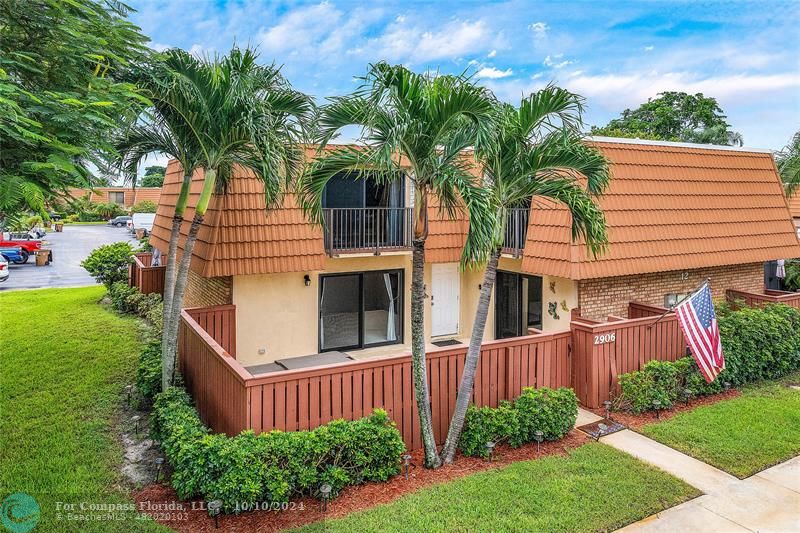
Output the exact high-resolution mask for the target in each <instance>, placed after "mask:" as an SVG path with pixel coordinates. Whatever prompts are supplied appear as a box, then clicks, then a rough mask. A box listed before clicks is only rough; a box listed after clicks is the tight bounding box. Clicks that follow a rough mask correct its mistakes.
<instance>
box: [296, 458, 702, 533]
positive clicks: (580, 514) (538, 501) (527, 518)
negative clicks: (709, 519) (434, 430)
mask: <svg viewBox="0 0 800 533" xmlns="http://www.w3.org/2000/svg"><path fill="white" fill-rule="evenodd" d="M698 494H699V492H698V491H697V490H696V489H694V488H692V487H690V486H689V485H687V484H685V483H684V482H682V481H680V480H679V479H677V478H674V477H672V476H670V475H669V474H666V473H665V472H662V471H660V470H657V469H655V468H653V467H651V466H648V465H646V464H644V463H642V462H640V461H638V460H636V459H634V458H633V457H631V456H629V455H627V454H624V453H622V452H619V451H617V450H614V449H613V448H610V447H608V446H605V445H603V444H594V443H592V444H587V445H585V446H582V447H580V448H577V449H576V450H574V451H572V452H571V453H570V454H569V456H566V457H558V456H551V457H545V458H542V459H539V460H536V461H524V462H519V463H515V464H513V465H510V466H507V467H504V468H500V469H497V470H490V471H486V472H482V473H479V474H474V475H470V476H467V477H464V478H461V479H458V480H456V481H452V482H449V483H446V484H442V485H437V486H434V487H430V488H427V489H423V490H421V491H419V492H416V493H413V494H410V495H408V496H405V497H403V498H401V499H399V500H397V501H396V502H393V503H391V504H387V505H382V506H379V507H376V508H374V509H370V510H367V511H363V512H360V513H355V514H352V515H349V516H347V517H345V518H341V519H338V520H329V521H326V522H320V523H317V524H312V525H310V526H307V527H305V528H303V529H302V531H326V532H327V531H342V532H347V533H350V532H352V531H409V532H419V531H448V532H449V531H606V530H612V529H616V528H618V527H621V526H623V525H625V524H629V523H631V522H634V521H636V520H639V519H641V518H644V517H646V516H649V515H651V514H653V513H656V512H658V511H661V510H662V509H665V508H667V507H672V506H673V505H676V504H678V503H680V502H682V501H685V500H687V499H689V498H692V497H694V496H697V495H698Z"/></svg>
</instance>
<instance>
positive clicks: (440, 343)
mask: <svg viewBox="0 0 800 533" xmlns="http://www.w3.org/2000/svg"><path fill="white" fill-rule="evenodd" d="M432 344H433V345H434V346H438V347H439V348H444V347H445V346H460V345H461V344H463V343H462V342H461V341H457V340H455V339H447V340H446V341H433V343H432Z"/></svg>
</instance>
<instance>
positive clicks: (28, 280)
mask: <svg viewBox="0 0 800 533" xmlns="http://www.w3.org/2000/svg"><path fill="white" fill-rule="evenodd" d="M44 240H45V247H47V248H50V249H52V250H53V262H52V263H50V265H49V266H44V267H37V266H36V258H35V257H34V256H31V258H30V259H29V260H28V263H27V264H25V265H14V264H9V273H10V275H9V277H8V280H7V281H6V282H4V283H0V291H7V290H10V289H36V288H41V287H79V286H82V285H95V284H96V282H95V280H94V278H93V277H91V276H90V275H89V274H88V273H87V272H86V271H85V270H84V269H83V267H81V261H83V260H84V259H85V258H86V256H88V255H89V253H90V252H91V251H92V250H94V249H95V248H97V247H98V246H100V245H103V244H110V243H113V242H118V241H128V242H130V243H131V244H133V245H134V246H136V245H137V244H138V242H137V241H136V240H135V239H133V238H131V236H130V234H129V233H128V230H127V229H126V228H114V227H111V226H105V225H97V226H82V225H67V226H64V231H63V232H61V233H56V232H54V231H50V232H49V233H48V234H47V235H46V236H45V239H44Z"/></svg>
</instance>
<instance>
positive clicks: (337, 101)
mask: <svg viewBox="0 0 800 533" xmlns="http://www.w3.org/2000/svg"><path fill="white" fill-rule="evenodd" d="M492 105H493V98H492V97H491V94H490V93H488V92H487V91H486V90H485V89H482V88H480V87H476V86H475V85H473V84H472V83H470V81H469V80H468V79H467V78H465V77H463V76H445V75H438V74H437V75H432V74H430V73H427V74H416V73H414V72H411V71H410V70H408V69H406V68H405V67H402V66H399V65H397V66H392V65H388V64H386V63H377V64H375V65H372V67H371V68H370V70H369V72H368V74H367V75H366V77H364V78H363V85H362V87H361V88H360V89H358V90H357V91H356V92H355V93H354V94H352V95H349V96H345V97H341V98H334V99H332V101H331V102H330V104H329V105H327V106H325V107H324V108H323V109H322V112H321V117H320V119H319V132H320V134H321V135H322V144H323V146H324V145H325V144H326V143H327V142H328V141H330V139H331V138H333V137H334V135H336V134H337V132H338V131H339V130H340V129H341V128H343V127H345V126H350V125H355V126H358V127H360V128H361V136H360V139H359V141H360V142H359V144H363V147H358V148H340V149H336V150H333V151H332V152H330V153H328V154H325V155H322V156H321V158H320V159H318V160H317V161H316V162H315V163H313V164H312V165H311V167H310V168H309V170H308V172H307V173H306V175H305V176H304V179H303V181H302V183H301V184H300V187H299V188H300V191H301V193H302V194H301V197H302V198H303V205H304V208H305V209H306V211H307V212H308V213H309V215H310V216H311V218H312V219H313V220H315V221H316V222H318V223H322V194H323V191H324V189H325V185H326V184H327V183H328V181H329V180H330V179H331V178H333V177H334V176H336V175H338V174H340V173H342V172H348V171H355V170H359V169H364V168H374V169H376V170H377V171H376V172H374V173H369V177H370V179H375V180H376V181H379V182H384V183H385V182H389V181H392V180H395V179H397V178H398V177H399V176H401V175H402V174H403V173H404V172H403V168H402V167H401V165H400V162H399V158H403V159H405V160H407V161H408V165H410V167H411V168H410V172H409V173H408V174H407V178H408V179H409V180H410V182H411V185H412V187H413V188H414V207H413V212H414V222H413V225H414V228H413V238H412V249H413V252H412V253H413V259H412V261H413V262H412V276H411V277H412V280H411V361H412V362H411V366H412V374H413V381H414V393H415V395H416V399H417V406H418V408H419V409H418V413H419V421H420V431H421V434H422V441H423V444H424V447H425V466H427V467H430V468H435V467H437V466H439V465H440V464H441V461H440V460H439V455H438V453H437V450H436V442H435V441H434V436H433V426H432V422H431V409H430V402H429V400H428V398H429V392H428V379H427V370H426V363H425V327H424V312H425V311H424V310H425V306H424V301H425V300H424V297H425V291H424V280H423V275H424V274H423V273H424V266H425V240H426V238H427V236H428V199H429V197H430V196H431V195H436V196H437V197H438V198H439V200H440V201H441V204H442V205H443V206H444V209H445V210H446V211H447V212H449V213H450V214H454V213H455V212H456V211H457V210H459V209H462V208H463V207H466V209H467V211H468V213H469V217H470V231H469V238H468V239H467V244H466V246H465V248H464V260H465V262H469V261H472V260H475V259H477V258H478V256H479V255H480V253H481V252H482V250H484V249H485V246H482V245H481V242H482V241H487V240H489V239H490V237H491V233H490V232H491V228H487V227H484V226H482V225H481V221H482V220H483V218H484V215H485V213H486V212H487V210H488V209H489V205H488V202H487V201H486V199H485V195H484V194H483V190H482V189H481V188H479V187H478V186H477V185H476V184H475V183H473V182H474V181H475V178H474V177H473V176H472V175H471V173H470V170H471V169H472V168H475V165H474V161H471V160H470V158H469V157H468V156H467V149H468V148H469V147H471V146H474V145H475V143H476V142H477V141H481V140H483V139H484V138H486V137H488V135H489V133H490V131H491V129H492V120H491V119H492Z"/></svg>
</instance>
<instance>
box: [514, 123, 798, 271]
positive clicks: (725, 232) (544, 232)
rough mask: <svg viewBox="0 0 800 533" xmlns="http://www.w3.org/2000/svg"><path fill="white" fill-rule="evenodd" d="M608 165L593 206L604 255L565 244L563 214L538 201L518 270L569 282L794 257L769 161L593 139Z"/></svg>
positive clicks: (747, 154)
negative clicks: (602, 228) (605, 242)
mask: <svg viewBox="0 0 800 533" xmlns="http://www.w3.org/2000/svg"><path fill="white" fill-rule="evenodd" d="M592 144H593V145H594V146H596V147H597V148H598V149H600V150H601V151H602V152H603V153H604V154H605V156H606V157H607V158H608V159H609V161H610V166H611V175H612V179H611V184H610V186H609V189H608V190H607V192H606V194H605V195H604V196H603V197H602V198H601V199H600V205H601V207H602V209H603V211H604V213H605V215H606V222H607V224H608V232H609V240H610V247H609V250H608V251H607V252H606V254H604V255H603V256H601V257H600V258H598V259H596V260H592V259H590V258H589V256H588V254H587V252H586V248H585V246H584V245H583V244H582V243H575V244H573V243H571V242H570V230H569V227H570V217H569V214H568V212H567V210H566V208H564V207H562V206H560V205H555V204H553V203H552V202H546V201H540V200H537V201H536V202H535V204H534V207H533V210H532V213H531V222H530V226H529V228H528V234H527V243H526V247H525V251H524V255H523V263H522V268H523V269H524V270H525V271H528V272H531V273H538V274H548V275H553V276H561V277H565V278H569V279H573V280H580V279H590V278H602V277H612V276H624V275H631V274H641V273H646V272H665V271H671V270H686V269H693V268H702V267H709V266H718V265H730V264H742V263H755V262H760V261H767V260H772V259H779V258H787V257H797V256H800V242H798V239H797V236H796V235H795V230H794V228H793V225H792V222H791V218H790V217H789V213H788V211H787V206H786V201H785V200H784V198H783V194H782V187H781V184H780V180H779V177H778V174H777V171H776V169H775V163H774V161H773V159H772V155H771V154H770V153H768V152H757V151H746V150H741V149H740V150H732V149H724V148H720V147H717V148H710V147H705V148H701V147H695V146H687V145H685V144H680V143H650V142H637V141H631V140H609V139H604V140H602V141H601V140H594V141H592Z"/></svg>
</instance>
